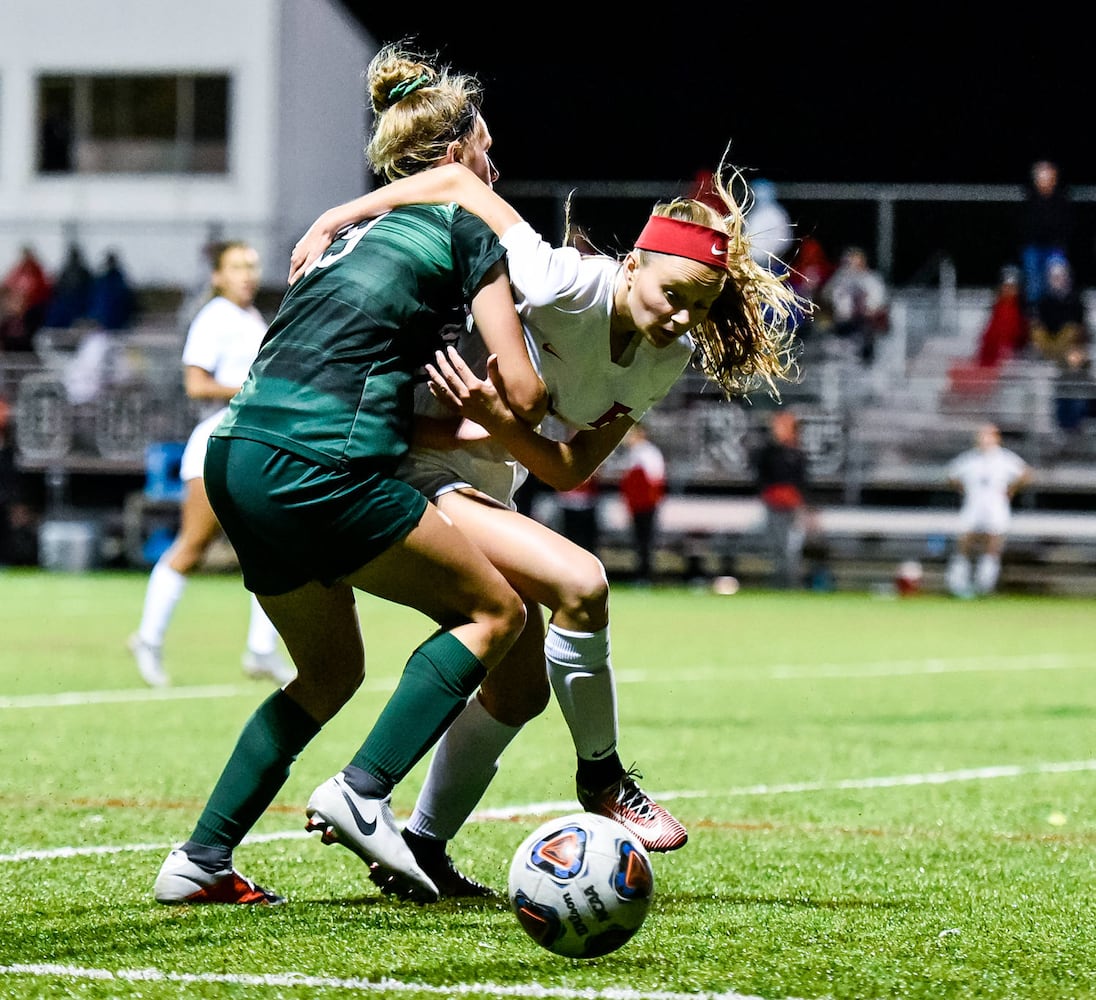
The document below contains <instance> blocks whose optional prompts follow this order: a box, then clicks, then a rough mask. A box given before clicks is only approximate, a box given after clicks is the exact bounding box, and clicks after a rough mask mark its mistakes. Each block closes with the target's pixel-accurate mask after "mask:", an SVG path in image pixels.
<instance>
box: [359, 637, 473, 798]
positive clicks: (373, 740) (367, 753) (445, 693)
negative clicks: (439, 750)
mask: <svg viewBox="0 0 1096 1000" xmlns="http://www.w3.org/2000/svg"><path fill="white" fill-rule="evenodd" d="M486 676H487V671H486V670H484V669H483V664H482V663H480V661H479V659H478V658H477V657H475V656H473V655H472V653H470V652H469V651H468V648H467V647H466V646H465V645H464V644H463V643H462V642H461V641H460V640H459V639H456V638H454V637H453V635H452V634H451V633H449V632H439V633H436V634H435V635H433V636H431V637H430V638H429V639H427V640H426V642H424V643H423V644H422V645H421V646H419V648H418V649H416V650H415V652H413V653H412V654H411V658H410V659H409V660H408V661H407V666H406V667H404V668H403V676H401V677H400V682H399V684H398V685H396V690H395V691H393V692H392V697H391V698H389V699H388V704H387V705H385V706H384V710H383V711H382V712H381V714H380V718H378V719H377V722H376V725H374V726H373V729H372V730H371V731H370V733H369V735H368V736H367V737H366V739H365V742H364V743H363V744H362V746H361V749H360V750H359V751H358V752H357V753H356V754H355V755H354V759H353V760H352V761H351V762H350V763H351V764H352V765H353V766H355V767H360V768H361V769H362V770H363V771H367V772H368V773H369V774H371V775H372V776H373V777H375V778H376V779H378V780H379V781H380V782H382V783H383V784H384V785H385V786H387V788H388V791H391V790H392V789H393V788H395V786H396V785H397V783H399V782H400V781H401V780H402V779H403V778H404V776H405V775H406V774H407V772H408V771H410V770H411V768H413V767H414V766H415V765H416V764H417V763H418V762H419V760H421V759H422V757H423V756H424V755H425V753H426V752H427V751H428V750H429V749H430V748H431V747H432V746H433V745H434V744H435V743H436V742H437V741H438V740H439V739H440V738H441V734H442V733H443V732H444V731H445V728H446V726H448V725H449V723H450V722H452V721H453V719H455V718H456V716H457V715H458V714H459V713H460V711H461V709H462V708H464V703H465V702H466V701H467V700H468V696H469V695H470V694H471V693H472V692H473V691H475V690H476V688H477V687H478V686H479V683H480V681H482V680H483V678H484V677H486Z"/></svg>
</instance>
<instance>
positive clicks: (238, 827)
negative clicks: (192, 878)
mask: <svg viewBox="0 0 1096 1000" xmlns="http://www.w3.org/2000/svg"><path fill="white" fill-rule="evenodd" d="M319 731H320V724H319V723H318V722H316V720H315V719H313V718H312V716H311V715H309V714H308V713H307V712H306V711H305V710H304V709H303V708H301V706H300V705H298V704H297V703H296V702H295V701H294V700H293V699H292V698H290V697H289V695H287V694H286V693H285V692H284V691H275V692H274V694H272V695H271V696H270V697H269V698H267V699H266V701H264V702H263V703H262V704H261V705H260V706H259V707H258V708H257V709H256V710H255V713H254V715H252V716H251V718H250V719H248V720H247V723H246V725H245V726H244V728H243V732H241V733H240V738H239V739H238V740H237V741H236V748H235V749H234V750H233V751H232V756H230V757H229V758H228V763H227V764H225V767H224V770H223V771H222V772H221V777H220V778H219V779H218V780H217V784H216V786H215V787H214V789H213V793H212V794H211V795H210V796H209V801H208V802H207V803H206V807H205V809H203V810H202V815H201V816H200V817H199V818H198V823H197V825H196V826H195V827H194V832H193V833H192V834H191V836H190V839H191V840H192V841H195V842H196V843H199V844H205V845H206V846H209V847H219V848H223V849H227V850H228V851H229V853H230V854H231V851H232V849H233V848H234V847H236V846H237V845H238V844H239V843H240V841H241V840H243V839H244V836H245V835H246V834H247V832H248V831H249V830H250V829H251V828H252V826H254V825H255V822H256V821H257V820H258V818H259V817H260V816H261V815H262V814H263V812H264V811H265V810H266V808H267V806H269V805H270V803H271V802H273V801H274V796H275V795H277V794H278V790H279V789H280V788H281V787H282V785H284V784H285V782H286V779H287V778H288V777H289V766H290V765H291V764H292V763H293V761H295V760H296V759H297V755H298V754H299V753H300V752H301V751H302V750H303V749H304V748H305V747H306V746H307V745H308V742H309V741H310V740H311V739H312V737H314V736H315V735H316V734H317V733H318V732H319Z"/></svg>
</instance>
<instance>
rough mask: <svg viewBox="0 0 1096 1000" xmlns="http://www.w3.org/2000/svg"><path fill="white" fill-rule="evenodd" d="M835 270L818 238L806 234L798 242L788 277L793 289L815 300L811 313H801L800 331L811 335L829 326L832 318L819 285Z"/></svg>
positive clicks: (799, 320)
mask: <svg viewBox="0 0 1096 1000" xmlns="http://www.w3.org/2000/svg"><path fill="white" fill-rule="evenodd" d="M836 270H837V267H836V265H835V264H834V262H833V261H832V260H830V257H829V254H827V253H826V250H825V248H824V247H823V246H822V244H821V242H819V240H818V239H816V238H815V237H814V236H806V237H804V238H803V240H802V241H801V242H800V244H799V249H798V250H796V252H795V256H794V257H793V258H792V261H791V268H790V271H791V274H790V276H789V280H790V281H791V285H792V288H794V289H795V291H796V293H797V294H798V295H799V296H800V297H801V298H802V299H803V300H804V301H807V302H813V303H814V304H815V311H814V313H813V315H811V316H806V315H803V316H800V317H798V321H797V323H796V327H797V328H798V332H799V335H800V336H801V337H807V336H808V334H810V336H811V338H812V339H814V337H815V336H817V335H821V334H824V333H826V332H827V331H829V330H831V329H832V326H833V321H832V317H831V316H830V311H829V307H828V305H827V304H826V301H825V297H824V296H823V294H822V289H823V288H825V287H826V282H827V281H829V280H830V278H831V277H832V276H833V272H834V271H836Z"/></svg>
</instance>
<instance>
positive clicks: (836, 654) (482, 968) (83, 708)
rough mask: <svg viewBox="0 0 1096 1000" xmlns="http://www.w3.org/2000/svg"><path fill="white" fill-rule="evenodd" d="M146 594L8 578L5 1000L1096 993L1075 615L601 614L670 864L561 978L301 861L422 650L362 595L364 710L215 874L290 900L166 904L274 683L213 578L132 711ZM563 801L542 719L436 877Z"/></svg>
mask: <svg viewBox="0 0 1096 1000" xmlns="http://www.w3.org/2000/svg"><path fill="white" fill-rule="evenodd" d="M145 581H146V577H145V575H144V574H142V573H125V572H120V573H102V574H92V575H84V576H80V575H75V576H70V575H65V574H51V573H44V572H39V571H16V570H7V571H0V760H2V761H3V763H4V766H3V768H2V769H0V810H2V812H0V819H2V823H0V928H2V933H0V997H43V998H45V997H49V998H54V997H81V998H106V997H120V998H138V997H139V998H152V1000H161V998H176V997H218V998H221V997H224V998H244V997H246V998H248V1000H253V998H254V1000H270V998H293V1000H297V998H301V1000H303V998H315V997H331V998H342V997H351V996H368V997H378V996H393V997H395V996H399V997H404V998H411V1000H415V998H419V997H423V998H425V997H435V998H436V997H439V996H443V997H449V996H471V997H558V998H564V1000H567V998H576V1000H578V998H605V1000H643V998H650V1000H676V998H679V997H681V998H683V997H687V996H689V997H691V996H705V997H712V996H718V997H721V998H727V1000H730V998H734V997H740V996H750V997H763V998H766V1000H776V998H784V997H794V998H804V1000H806V998H810V1000H814V998H823V997H826V998H830V997H835V998H854V997H855V998H890V997H903V998H925V1000H929V998H931V1000H943V998H956V1000H960V998H963V1000H966V998H1017V1000H1019V998H1023V1000H1032V998H1083V997H1096V919H1094V917H1093V903H1094V900H1096V650H1094V644H1093V637H1094V626H1096V609H1094V605H1093V602H1092V601H1091V600H1087V599H1067V598H1034V599H1024V598H1014V597H999V598H994V599H990V600H984V601H968V602H959V601H952V600H948V599H945V598H942V597H936V596H929V595H919V596H916V597H912V598H905V599H889V600H888V599H883V598H880V597H872V596H869V595H861V594H840V593H838V594H814V593H803V594H775V593H766V592H756V593H751V592H740V593H739V594H737V595H735V596H733V597H730V596H726V597H723V596H717V595H714V594H710V593H708V592H706V591H703V590H690V589H685V588H681V589H658V588H656V589H652V590H629V589H627V588H623V587H621V588H617V590H616V591H615V593H614V598H613V612H614V620H613V636H612V642H613V659H614V663H615V666H616V671H617V677H618V682H619V697H620V706H619V709H620V710H619V715H620V723H621V731H622V738H621V756H622V757H623V758H624V760H625V763H626V764H630V763H631V762H632V761H635V762H636V763H637V765H638V766H639V768H640V770H641V771H642V773H643V775H644V779H643V785H644V787H645V788H647V789H648V790H649V791H650V792H652V793H653V794H654V795H655V796H656V797H657V798H659V799H660V801H662V802H663V803H664V804H666V805H667V806H668V807H670V808H671V809H672V811H673V812H674V813H675V814H676V815H677V816H678V817H679V818H680V819H681V820H682V821H683V822H684V823H685V824H686V825H687V826H688V827H689V830H690V840H689V843H688V845H687V846H686V847H685V848H684V849H683V850H681V851H679V852H676V853H674V854H670V855H654V856H653V861H654V868H655V880H656V886H655V901H654V904H653V906H652V909H651V912H650V915H649V917H648V919H647V922H646V923H645V924H644V926H643V928H642V929H641V930H640V932H639V933H638V934H637V935H636V937H634V938H633V939H632V940H631V941H630V942H629V943H628V944H626V945H625V946H624V947H623V948H621V949H620V950H619V951H617V952H615V953H613V954H611V955H608V956H606V957H604V958H601V959H596V960H591V961H574V960H569V959H562V958H557V957H555V956H552V955H550V954H549V953H548V952H545V951H542V950H541V949H539V948H538V947H537V946H536V945H534V944H533V943H532V942H531V941H530V940H529V939H528V938H526V937H525V936H524V934H523V933H522V932H521V930H520V929H519V927H518V925H517V922H516V920H515V919H514V918H513V916H512V915H511V914H510V912H509V910H508V908H507V907H506V905H505V903H494V902H489V903H486V904H484V903H476V904H474V905H468V904H464V905H456V904H455V903H445V902H443V903H440V904H437V905H434V906H427V907H420V906H415V905H412V904H404V903H399V902H394V901H391V900H389V899H387V898H384V897H382V896H380V895H379V893H378V892H377V891H376V890H375V889H374V887H373V886H372V885H371V884H370V883H369V882H368V880H367V879H366V878H365V875H364V869H363V866H362V864H361V862H360V861H358V859H357V858H356V857H354V855H352V854H351V853H350V852H348V851H346V850H344V849H342V848H340V847H337V846H336V847H324V846H322V845H321V843H320V841H319V838H318V836H316V835H312V836H308V835H306V834H305V833H304V830H303V826H304V820H305V816H304V804H305V802H306V801H307V799H308V796H309V794H310V792H311V791H312V789H313V788H314V787H315V786H316V785H317V784H318V783H319V782H320V781H322V780H324V779H326V778H327V777H329V776H330V775H331V774H333V773H334V772H335V771H336V770H338V769H339V768H341V767H342V766H343V765H344V764H345V763H346V762H347V761H348V760H349V758H350V756H351V755H352V753H353V751H354V750H355V749H356V748H357V746H358V744H359V743H360V741H361V739H362V738H363V737H364V735H365V733H366V732H367V730H368V728H369V726H370V724H371V722H372V720H373V718H374V717H375V716H376V714H377V712H378V710H379V708H380V706H381V704H382V701H383V699H384V698H385V697H386V695H387V692H388V691H389V690H391V687H392V685H393V683H394V680H395V678H396V676H397V674H398V671H399V669H400V668H401V666H402V664H403V661H404V659H405V657H406V655H407V653H408V652H409V650H410V649H411V648H412V646H413V645H415V644H416V643H417V642H418V641H419V640H420V639H421V638H423V637H424V635H425V634H426V633H427V632H428V631H429V623H427V622H426V621H425V619H422V618H420V617H419V616H418V615H417V614H415V613H413V612H408V611H405V610H402V609H397V608H393V607H392V606H390V605H386V604H383V603H381V602H379V601H376V600H375V599H372V598H364V599H363V600H362V601H361V605H360V606H361V614H362V620H363V626H364V630H365V635H366V641H367V650H368V671H367V674H368V675H367V679H366V683H365V686H364V687H363V689H362V690H361V691H360V692H359V694H358V696H357V697H356V698H355V700H354V701H353V702H351V704H350V705H349V706H347V708H346V709H344V711H343V713H342V714H341V715H340V716H339V717H338V718H337V719H335V720H334V721H333V722H332V723H331V724H330V725H329V726H328V727H327V728H326V729H325V730H324V731H323V732H322V733H321V734H320V735H319V736H318V737H317V738H316V740H315V741H314V743H313V744H312V745H311V746H310V747H309V748H308V749H307V750H306V751H305V752H304V754H302V756H301V758H300V760H299V761H298V762H297V764H296V765H295V767H294V770H293V773H292V775H291V777H290V780H289V782H288V784H287V785H286V787H285V788H284V789H283V792H282V794H281V795H280V796H279V798H278V800H277V802H276V803H275V805H274V807H273V808H272V809H271V810H270V811H269V812H268V813H267V815H265V816H264V817H263V819H262V820H261V821H260V823H259V825H258V827H257V828H256V830H255V839H254V840H252V841H250V842H246V843H245V844H244V845H243V846H242V847H241V848H240V849H239V850H238V851H237V854H236V863H237V866H238V867H239V868H240V869H241V870H242V871H244V872H245V873H246V874H248V875H250V876H251V877H253V878H255V879H256V880H257V881H259V882H260V883H261V884H263V885H267V886H269V887H270V888H271V889H274V890H276V891H277V892H279V893H283V894H285V895H287V896H288V897H289V903H288V904H287V905H286V906H282V907H276V908H270V909H266V908H263V909H251V908H244V907H239V908H235V907H185V908H175V907H164V906H159V905H157V904H156V903H155V902H154V901H153V900H152V896H151V888H152V882H153V879H154V877H155V875H156V871H157V869H158V868H159V865H160V862H161V861H162V859H163V857H164V855H165V854H166V852H167V850H168V849H169V848H170V847H171V846H172V844H173V843H176V842H178V841H181V840H183V839H185V838H186V837H187V835H188V834H189V833H190V830H191V828H192V826H193V823H194V820H195V818H196V817H197V815H198V812H199V810H200V808H201V806H202V803H203V802H204V799H205V797H206V795H207V794H208V792H209V790H210V788H211V786H212V784H213V781H214V780H215V778H216V777H217V775H218V773H219V771H220V768H221V766H222V764H223V762H224V760H225V757H226V756H227V754H228V752H229V750H230V748H231V746H232V744H233V743H234V741H235V739H236V736H237V734H238V732H239V729H240V727H241V726H242V724H243V722H244V720H245V719H246V718H247V716H248V715H249V714H250V712H251V711H252V710H253V709H254V708H255V706H256V705H257V704H258V703H259V701H260V700H261V699H262V698H263V697H265V695H266V694H267V693H268V692H269V690H271V688H270V687H269V686H268V685H267V684H265V683H262V682H256V681H250V680H247V679H246V678H245V677H244V675H243V673H242V671H241V670H240V667H239V657H240V653H241V652H242V647H243V642H244V635H245V629H246V626H247V597H246V594H245V593H244V591H243V590H242V588H241V586H240V584H239V581H238V579H237V578H236V577H234V576H232V575H228V576H203V577H196V578H194V579H193V580H192V582H191V585H190V588H189V589H188V590H187V592H186V594H185V595H184V598H183V600H182V602H181V604H180V606H179V611H178V613H177V615H176V618H175V621H174V623H173V627H172V632H171V634H170V636H169V642H168V647H167V654H166V663H167V667H168V670H169V672H170V673H171V674H172V678H173V681H174V685H173V687H171V688H169V689H167V690H164V691H156V692H153V691H150V690H148V689H147V688H145V687H143V686H142V684H141V683H140V681H139V679H138V677H137V674H136V670H135V668H134V667H133V664H132V663H131V661H130V659H129V654H128V653H127V652H126V650H125V647H124V642H125V639H126V636H127V634H128V633H129V632H130V631H131V630H132V628H133V627H134V625H135V623H136V620H137V617H138V615H139V611H140V606H141V602H142V599H143V594H144V586H145ZM424 770H425V766H424V764H420V765H419V767H417V768H416V769H415V770H414V771H413V772H412V773H411V775H410V776H409V777H408V779H407V780H406V781H405V782H404V783H403V785H401V786H400V787H399V788H398V789H397V791H396V795H395V797H394V799H393V806H394V808H395V810H396V813H397V817H398V818H401V819H402V818H404V817H406V815H407V813H408V812H409V810H410V807H411V805H412V803H413V801H414V795H415V793H416V791H417V789H418V785H419V782H420V781H421V779H422V776H423V773H424ZM573 796H574V787H573V757H572V750H571V748H570V742H569V739H568V737H567V734H566V732H565V730H564V727H563V724H562V721H561V719H560V716H559V713H558V710H557V709H556V708H555V706H554V705H553V706H551V707H550V708H549V710H548V712H547V713H546V714H545V715H544V716H542V717H541V718H540V719H538V720H537V721H536V722H534V723H532V724H530V725H529V726H528V727H527V729H526V731H525V732H524V733H523V734H522V735H521V736H520V737H519V738H518V740H517V741H515V743H514V744H513V746H512V747H511V748H510V750H509V751H508V753H507V754H506V756H505V757H504V758H503V762H502V767H501V768H500V771H499V774H498V777H497V779H496V781H495V783H494V784H493V785H492V786H491V788H490V789H489V790H488V793H487V796H486V798H485V799H484V801H483V803H482V804H481V806H482V810H483V811H482V813H480V814H477V816H476V818H475V821H474V822H472V823H470V824H469V825H468V826H467V827H466V828H465V829H464V831H462V834H461V836H460V837H459V838H458V839H457V840H456V841H455V842H454V850H453V853H454V855H455V857H456V860H457V861H458V863H459V864H460V865H461V867H463V868H464V869H465V870H467V871H468V872H469V874H471V875H473V876H475V877H477V878H480V879H482V880H485V881H487V882H489V883H490V884H492V885H493V886H495V887H496V888H497V889H504V888H505V881H506V872H507V869H508V866H509V860H510V856H511V854H512V852H513V850H514V848H515V847H516V846H517V845H518V843H519V842H520V841H521V840H522V839H523V838H524V836H525V835H526V833H527V832H529V831H530V830H531V829H532V828H533V827H534V826H535V825H537V824H539V823H540V822H541V821H542V820H543V819H545V818H548V817H550V816H551V815H555V814H562V813H564V812H570V811H573V810H574V809H575V808H576V803H575V801H574V798H573Z"/></svg>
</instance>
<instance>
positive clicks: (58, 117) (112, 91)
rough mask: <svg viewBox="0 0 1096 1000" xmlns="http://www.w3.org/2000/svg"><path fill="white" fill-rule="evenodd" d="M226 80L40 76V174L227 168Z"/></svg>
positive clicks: (217, 170) (217, 171)
mask: <svg viewBox="0 0 1096 1000" xmlns="http://www.w3.org/2000/svg"><path fill="white" fill-rule="evenodd" d="M229 101H230V93H229V80H228V77H227V76H223V75H220V76H218V75H205V76H164V75H153V74H147V75H134V76H115V75H110V76H107V75H102V76H59V75H58V76H42V77H39V79H38V129H39V131H38V170H39V172H40V173H43V174H70V173H77V174H112V173H138V174H149V173H150V174H164V173H170V174H223V173H226V172H227V171H228V125H229V110H230V109H229Z"/></svg>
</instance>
